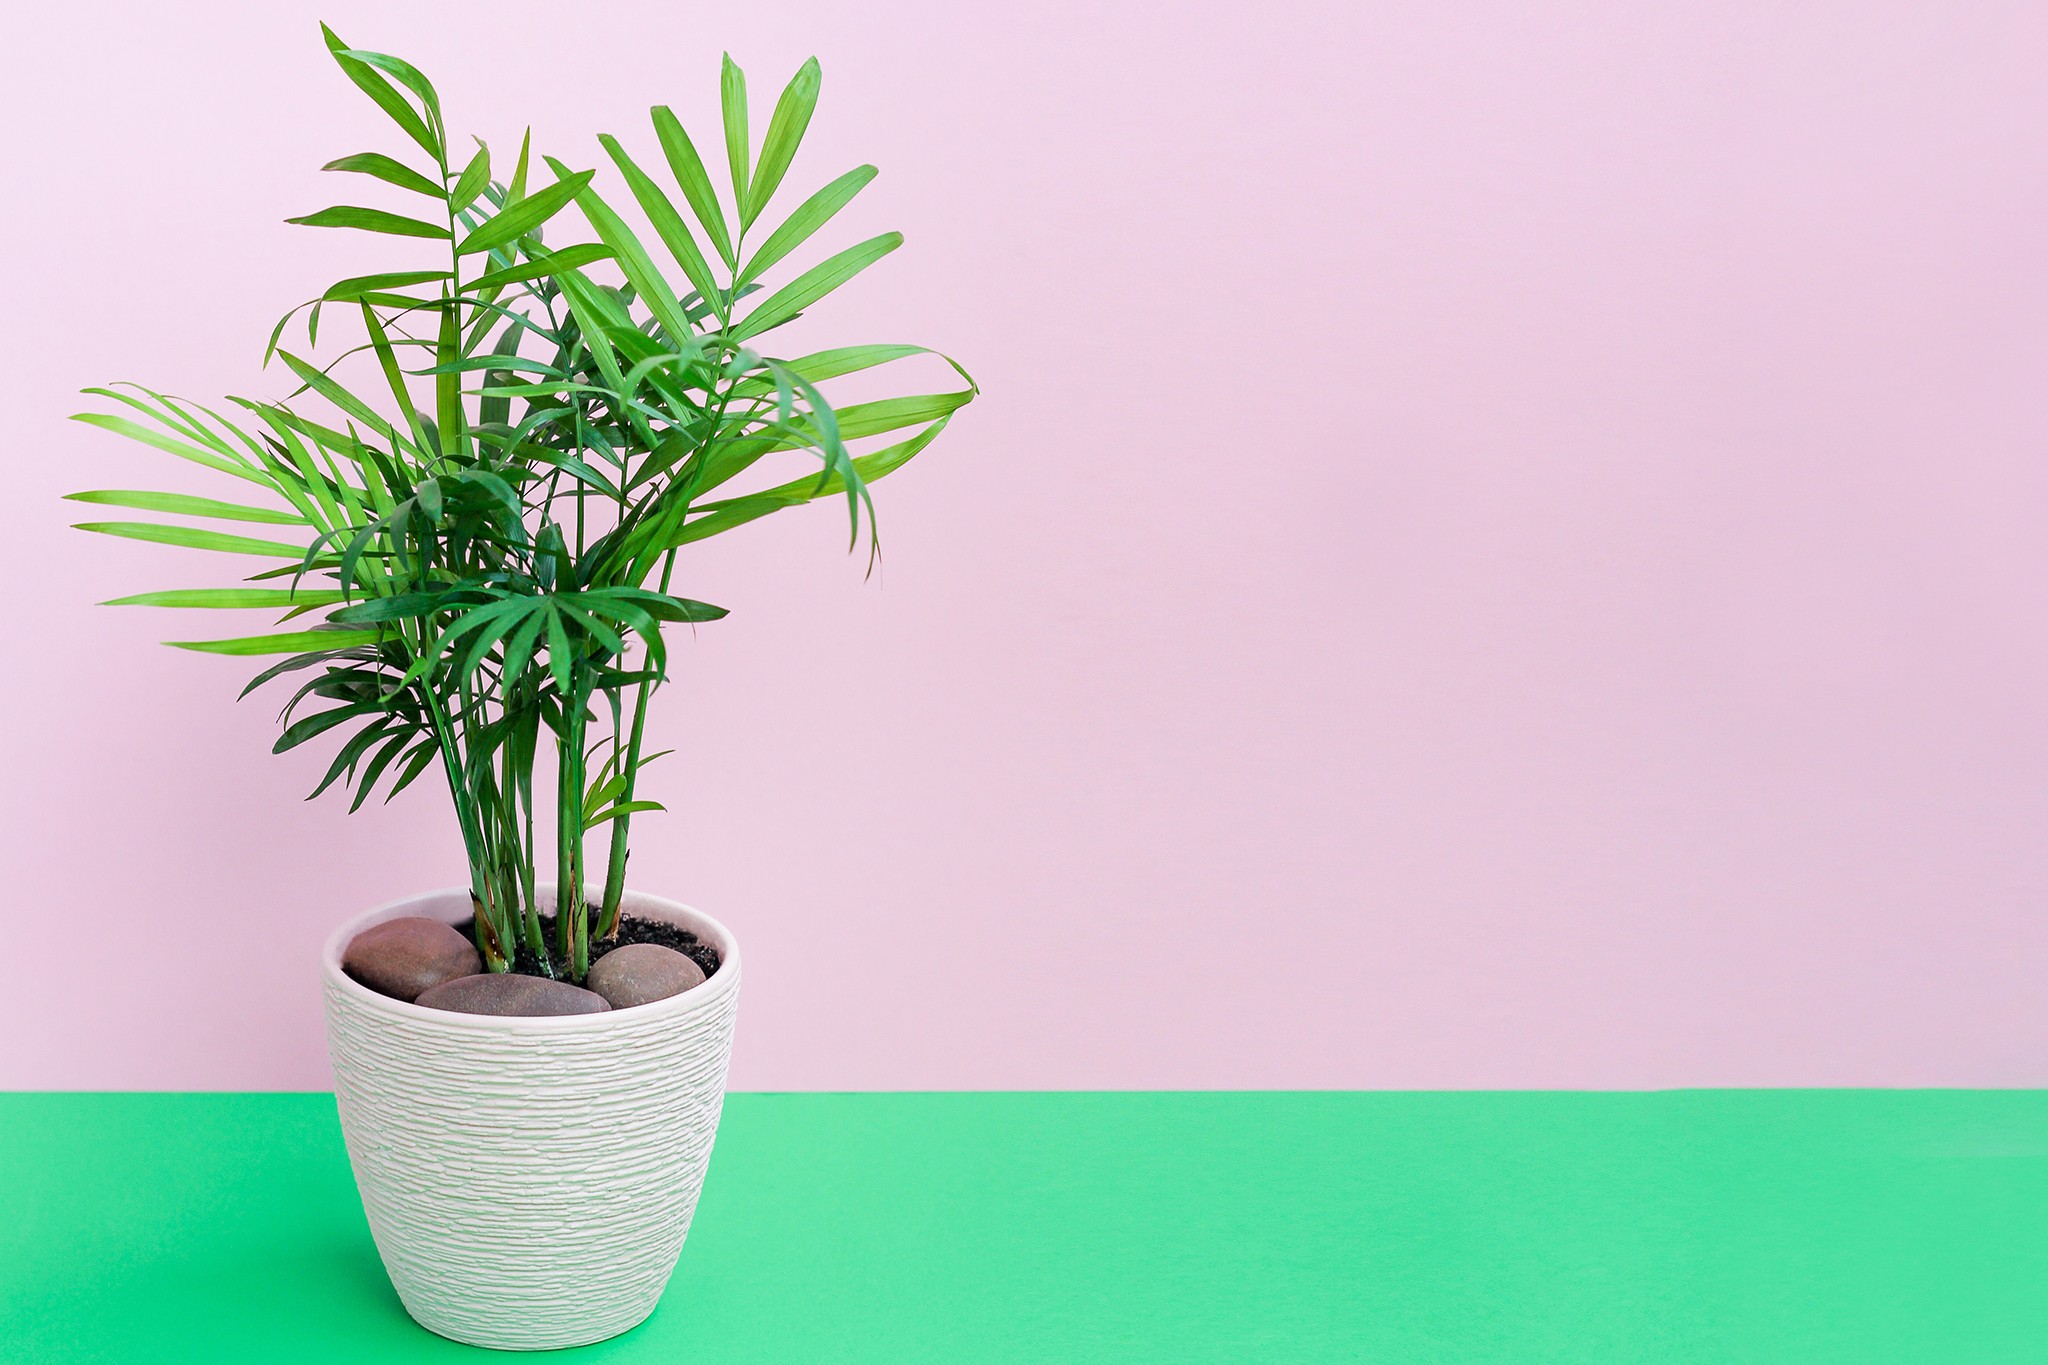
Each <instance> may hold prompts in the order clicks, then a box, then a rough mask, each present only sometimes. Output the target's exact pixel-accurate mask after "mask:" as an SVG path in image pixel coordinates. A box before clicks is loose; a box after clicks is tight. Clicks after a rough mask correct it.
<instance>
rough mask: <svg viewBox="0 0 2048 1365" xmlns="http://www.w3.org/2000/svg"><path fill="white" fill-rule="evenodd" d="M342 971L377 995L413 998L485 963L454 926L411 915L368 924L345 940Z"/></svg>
mask: <svg viewBox="0 0 2048 1365" xmlns="http://www.w3.org/2000/svg"><path fill="white" fill-rule="evenodd" d="M341 969H342V970H343V971H345V972H347V973H348V974H349V975H350V976H352V977H354V978H355V979H356V980H358V981H360V982H362V983H363V984H364V985H365V986H368V987H369V988H370V989H371V990H373V991H376V992H377V993H378V994H380V995H388V996H391V997H392V998H393V999H395V1000H417V999H418V998H419V995H420V992H421V991H424V990H426V989H428V988H429V987H432V986H438V985H440V984H441V983H442V982H443V981H451V980H453V979H454V978H456V977H458V976H469V975H471V974H472V973H475V972H480V971H482V970H483V969H484V963H483V959H482V958H480V957H478V956H477V953H476V946H475V945H474V944H472V943H471V942H470V941H469V940H468V939H466V938H464V937H463V936H462V935H461V934H460V933H458V932H457V931H456V929H455V928H454V926H452V925H448V924H443V923H442V922H441V921H440V920H437V919H427V918H425V917H423V916H419V915H410V916H407V917H405V918H403V919H388V920H385V921H384V922H383V923H382V924H373V925H371V926H370V927H369V928H367V929H365V930H363V932H361V933H360V934H357V935H356V936H355V937H354V938H353V939H351V940H349V945H348V951H347V952H345V953H343V954H342V955H341Z"/></svg>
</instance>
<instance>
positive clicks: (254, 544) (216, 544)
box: [76, 521, 306, 559]
mask: <svg viewBox="0 0 2048 1365" xmlns="http://www.w3.org/2000/svg"><path fill="white" fill-rule="evenodd" d="M76 529H77V530H80V531H97V532H99V533H100V534H101V535H103V536H125V537H126V538H128V539H130V540H148V541H154V542H155V543H157V544H159V545H183V546H185V547H186V548H188V549H193V550H218V551H220V552H221V553H222V554H232V555H277V556H280V557H282V558H286V559H299V558H301V557H303V556H304V555H305V553H306V551H305V547H304V546H301V545H286V544H284V543H283V542H282V541H276V540H255V539H252V538H250V537H248V536H231V535H228V534H226V533H225V532H222V531H205V530H201V529H199V528H198V527H196V526H164V525H160V524H158V523H156V522H153V521H88V522H80V523H78V524H77V527H76Z"/></svg>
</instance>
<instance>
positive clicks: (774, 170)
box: [740, 57, 820, 227]
mask: <svg viewBox="0 0 2048 1365" xmlns="http://www.w3.org/2000/svg"><path fill="white" fill-rule="evenodd" d="M819 80H820V73H819V70H818V59H817V58H816V57H813V58H811V59H810V60H809V61H807V62H805V63H804V64H803V65H802V66H801V67H799V68H798V69H797V73H796V75H795V76H794V77H792V78H791V79H790V82H789V84H788V85H787V86H785V87H783V91H782V98H780V99H778V100H776V101H775V112H774V114H772V115H771V116H770V117H769V119H768V135H767V137H765V138H763V139H762V142H761V161H760V164H759V165H757V166H755V167H754V177H753V183H752V184H751V185H750V186H749V187H748V190H747V195H746V204H747V211H746V212H745V213H744V214H742V215H741V217H740V226H742V227H747V226H751V225H752V223H753V221H754V219H755V218H757V217H759V216H760V213H761V210H762V209H764V208H766V207H768V200H769V197H770V196H772V195H773V194H774V193H775V187H776V186H777V185H780V184H781V183H782V177H783V174H784V173H785V172H786V171H788V170H789V163H790V159H791V158H792V157H794V156H795V155H796V149H797V144H798V143H800V142H802V141H803V139H804V130H805V129H807V128H809V127H810V126H811V112H812V111H813V110H814V109H816V108H817V106H818V83H819Z"/></svg>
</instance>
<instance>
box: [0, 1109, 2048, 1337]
mask: <svg viewBox="0 0 2048 1365" xmlns="http://www.w3.org/2000/svg"><path fill="white" fill-rule="evenodd" d="M0 1175H4V1182H0V1296H4V1297H0V1360H4V1361H7V1362H9V1363H10V1365H12V1363H13V1362H24V1365H43V1363H44V1362H52V1363H54V1362H74V1361H124V1362H125V1361H148V1362H176V1361H208V1362H235V1361H264V1362H291V1363H293V1365H299V1363H301V1362H321V1361H348V1362H382V1361H452V1360H458V1359H483V1358H487V1353H484V1352H479V1351H473V1350H471V1349H469V1348H466V1347H461V1346H457V1345H454V1344H453V1343H450V1342H446V1341H443V1340H441V1339H440V1338H438V1337H434V1336H431V1335H429V1334H428V1333H426V1332H424V1331H422V1330H420V1329H419V1328H417V1327H415V1326H413V1325H412V1323H411V1322H410V1320H409V1319H407V1318H406V1316H405V1314H404V1312H403V1310H402V1309H400V1307H399V1305H398V1301H397V1298H396V1297H395V1296H394V1295H393V1293H392V1292H391V1289H390V1286H389V1285H388V1283H387V1282H386V1281H385V1279H384V1274H383V1270H382V1267H381V1266H380V1265H379V1264H378V1261H377V1257H376V1252H375V1249H374V1248H373V1247H372V1245H371V1243H370V1237H369V1232H368V1230H367V1228H366V1226H365V1224H364V1222H363V1217H362V1213H361V1209H360V1206H359V1205H358V1204H357V1202H356V1197H355V1191H354V1188H353V1186H352V1185H351V1184H350V1180H349V1174H348V1164H347V1160H346V1158H345V1156H344V1154H343V1152H342V1146H341V1137H340V1132H339V1129H338V1127H337V1125H336V1122H335V1117H334V1102H333V1100H332V1098H331V1097H329V1096H326V1095H0ZM495 1358H499V1359H503V1357H495ZM551 1358H560V1359H565V1360H576V1361H583V1360H593V1361H596V1360H602V1361H616V1362H629V1361H664V1362H684V1361H692V1362H695V1361H727V1360H731V1361H807V1362H808V1361H841V1360H860V1361H891V1362H908V1361H946V1362H979V1361H1013V1360H1014V1361H1034V1362H1066V1361H1098V1360H1099V1361H1206V1360H1231V1361H1283V1362H1295V1361H1324V1360H1345V1361H1351V1360H1387V1361H1461V1362H1462V1361H1495V1360H1498V1361H1517V1362H1528V1361H1567V1360H1568V1361H1601V1362H1609V1361H1666V1360H1671V1361H1796V1362H1815V1361H1857V1362H1873V1361H1894V1360H1896V1361H1916V1362H1918V1361H1939V1362H1966V1361H2001V1360H2012V1361H2042V1360H2048V1094H2044V1093H2036V1092H2024V1091H2002V1092H1984V1091H1920V1092H1888V1091H1695V1092H1674V1093H1665V1094H1563V1093H1560V1094H1550V1093H1537V1094H1469V1093H1468V1094H1199V1095H1191V1094H1054V1095H1005V1094H995V1095H987V1094H983V1095H735V1096H733V1097H732V1099H731V1101H730V1103H729V1105H728V1107H727V1110H726V1121H725V1127H724V1129H723V1131H722V1132H721V1133H720V1135H719V1139H718V1149H717V1153H716V1155H715V1156H714V1158H713V1160H712V1166H711V1176H710V1179H709V1182H708V1183H707V1185H706V1187H705V1192H704V1199H703V1204H702V1206H701V1208H700V1210H699V1213H698V1218H697V1224H696V1227H695V1228H694V1229H693V1230H692V1232H691V1234H690V1241H689V1245H688V1246H687V1247H686V1248H685V1249H684V1252H683V1259H682V1265H681V1267H680V1268H679V1269H678V1271H677V1275H676V1279H675V1281H674V1282H673V1283H672V1284H671V1285H670V1287H669V1291H668V1296H667V1297H666V1299H664V1301H663V1303H662V1306H661V1308H660V1309H659V1310H658V1311H657V1312H656V1313H655V1315H654V1317H653V1318H651V1319H650V1320H649V1321H648V1322H647V1323H646V1324H645V1325H643V1326H642V1327H640V1328H638V1329H636V1330H635V1331H633V1332H630V1333H628V1334H627V1335H625V1336H623V1337H620V1338H617V1339H616V1340H614V1341H610V1342H606V1343H603V1344H601V1345H598V1346H594V1347H586V1348H584V1349H582V1350H580V1351H571V1352H561V1353H555V1354H554V1355H553V1356H552V1357H551Z"/></svg>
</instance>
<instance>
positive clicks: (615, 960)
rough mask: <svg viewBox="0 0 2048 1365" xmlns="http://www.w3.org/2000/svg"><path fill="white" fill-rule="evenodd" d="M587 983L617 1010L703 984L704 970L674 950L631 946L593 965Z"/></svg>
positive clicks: (637, 944) (614, 951)
mask: <svg viewBox="0 0 2048 1365" xmlns="http://www.w3.org/2000/svg"><path fill="white" fill-rule="evenodd" d="M584 984H585V985H587V986H589V987H590V989H592V990H594V991H596V992H597V993H598V994H599V995H601V996H603V997H604V998H605V999H606V1000H609V1001H610V1002H611V1006H612V1008H613V1009H615V1010H623V1009H630V1008H631V1007H632V1006H634V1005H646V1004H651V1003H652V1002H654V1001H656V1000H666V999H668V998H669V997H670V996H671V995H681V994H682V993H683V992H684V991H686V990H688V989H690V988H691V987H692V986H701V985H703V984H704V970H703V968H701V967H699V966H698V965H697V964H696V963H694V962H692V961H690V959H689V958H687V957H685V956H684V955H683V954H681V953H679V952H677V951H676V950H675V949H673V948H664V947H662V946H661V945H660V944H658V943H628V944H627V945H626V946H625V947H623V948H614V949H612V950H611V951H610V952H608V953H606V954H605V955H604V956H603V957H601V958H599V959H598V960H597V961H595V962H593V963H591V964H590V975H589V976H587V977H585V978H584Z"/></svg>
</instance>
